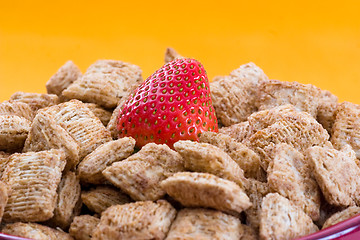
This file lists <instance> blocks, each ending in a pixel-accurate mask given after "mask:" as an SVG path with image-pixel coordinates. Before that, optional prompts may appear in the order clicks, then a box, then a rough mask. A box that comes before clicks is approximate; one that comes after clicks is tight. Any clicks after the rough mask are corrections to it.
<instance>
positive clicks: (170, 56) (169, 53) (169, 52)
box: [165, 47, 183, 63]
mask: <svg viewBox="0 0 360 240" xmlns="http://www.w3.org/2000/svg"><path fill="white" fill-rule="evenodd" d="M179 58H183V56H181V55H180V54H178V53H177V52H176V51H175V49H173V48H170V47H168V48H166V52H165V63H168V62H171V61H173V60H175V59H179Z"/></svg>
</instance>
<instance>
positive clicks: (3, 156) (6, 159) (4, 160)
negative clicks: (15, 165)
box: [0, 151, 10, 178]
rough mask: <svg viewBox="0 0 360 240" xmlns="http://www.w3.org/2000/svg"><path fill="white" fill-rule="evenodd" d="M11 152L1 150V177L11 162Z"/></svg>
mask: <svg viewBox="0 0 360 240" xmlns="http://www.w3.org/2000/svg"><path fill="white" fill-rule="evenodd" d="M9 159H10V153H6V152H1V151H0V178H1V176H2V174H3V172H4V170H5V168H6V166H7V164H8V162H9Z"/></svg>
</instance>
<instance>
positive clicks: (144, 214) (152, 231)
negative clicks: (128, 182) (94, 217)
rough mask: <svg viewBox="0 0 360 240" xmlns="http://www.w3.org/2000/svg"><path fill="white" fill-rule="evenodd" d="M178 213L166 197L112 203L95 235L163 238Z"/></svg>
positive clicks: (101, 236)
mask: <svg viewBox="0 0 360 240" xmlns="http://www.w3.org/2000/svg"><path fill="white" fill-rule="evenodd" d="M175 216H176V210H175V209H174V208H173V207H172V206H171V205H170V203H168V202H167V201H165V200H159V201H157V202H152V201H144V202H142V201H139V202H134V203H128V204H124V205H115V206H111V207H109V208H108V209H107V210H106V211H105V212H103V213H102V214H101V219H100V223H99V224H98V226H97V227H96V229H95V231H94V233H93V238H92V239H94V240H100V239H101V240H107V239H109V240H112V239H128V240H131V239H159V240H162V239H164V238H165V237H166V234H167V232H168V231H169V228H170V225H171V223H172V221H173V220H174V218H175Z"/></svg>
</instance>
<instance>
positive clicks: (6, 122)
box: [0, 115, 31, 151]
mask: <svg viewBox="0 0 360 240" xmlns="http://www.w3.org/2000/svg"><path fill="white" fill-rule="evenodd" d="M30 125H31V122H30V121H29V120H27V119H26V118H23V117H19V116H15V115H0V151H21V149H22V148H23V147H24V143H25V140H26V138H27V135H28V133H29V130H30Z"/></svg>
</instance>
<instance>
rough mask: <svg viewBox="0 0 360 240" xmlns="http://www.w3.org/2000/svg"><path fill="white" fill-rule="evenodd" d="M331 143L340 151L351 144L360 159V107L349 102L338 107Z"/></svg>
mask: <svg viewBox="0 0 360 240" xmlns="http://www.w3.org/2000/svg"><path fill="white" fill-rule="evenodd" d="M331 142H332V144H333V145H334V147H335V148H336V149H338V150H340V149H341V148H342V147H343V146H345V145H346V144H349V145H350V146H351V147H352V148H353V150H354V151H355V153H356V157H357V158H360V105H357V104H354V103H349V102H343V103H340V104H339V105H338V108H337V110H336V119H335V123H334V125H333V128H332V136H331Z"/></svg>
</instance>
